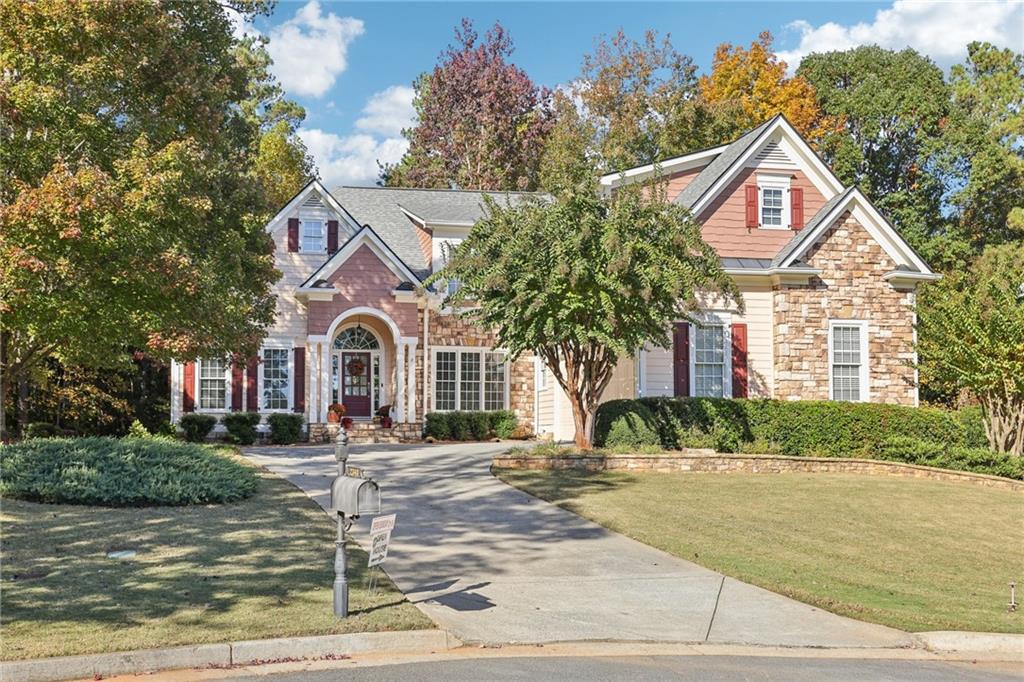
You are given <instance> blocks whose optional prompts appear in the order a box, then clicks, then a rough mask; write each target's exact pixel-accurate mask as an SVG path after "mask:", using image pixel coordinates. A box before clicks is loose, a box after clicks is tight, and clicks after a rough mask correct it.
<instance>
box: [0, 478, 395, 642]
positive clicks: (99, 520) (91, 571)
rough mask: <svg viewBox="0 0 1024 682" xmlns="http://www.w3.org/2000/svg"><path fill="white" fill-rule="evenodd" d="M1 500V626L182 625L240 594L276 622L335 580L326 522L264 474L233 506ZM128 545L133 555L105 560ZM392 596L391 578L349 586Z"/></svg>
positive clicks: (379, 597) (383, 598)
mask: <svg viewBox="0 0 1024 682" xmlns="http://www.w3.org/2000/svg"><path fill="white" fill-rule="evenodd" d="M3 506H4V509H3V512H4V521H3V531H4V532H3V535H4V537H3V549H4V564H3V574H2V575H3V582H4V595H3V622H5V623H11V622H18V621H32V622H36V623H40V622H42V623H46V622H53V623H56V622H67V621H78V622H82V621H87V622H92V623H96V624H108V625H109V624H117V625H120V626H131V625H135V624H139V623H141V622H143V621H152V620H154V619H159V618H166V617H170V616H175V622H176V623H180V624H182V625H188V624H190V622H198V621H199V619H201V618H202V617H203V616H204V614H205V615H208V614H210V613H218V612H226V611H228V610H230V609H232V608H233V607H234V606H235V605H236V604H237V603H238V602H240V601H241V600H247V599H249V600H251V599H255V600H257V603H258V605H259V606H258V608H260V609H263V608H265V609H266V614H267V616H268V617H271V618H272V617H273V613H274V610H275V608H278V607H282V606H286V605H289V604H290V603H292V602H293V600H308V599H309V592H310V591H311V590H315V589H322V590H326V591H328V592H329V590H330V586H331V583H332V581H333V577H334V575H333V567H332V557H333V528H332V527H331V524H330V522H329V521H328V520H327V519H326V518H325V517H324V515H323V514H322V513H321V512H320V511H319V510H318V509H316V508H315V507H312V506H311V505H310V503H309V500H308V499H307V498H306V497H305V496H304V495H303V494H302V493H301V492H300V491H298V490H297V489H295V488H293V487H292V486H291V485H289V484H287V483H285V482H284V481H281V480H278V479H275V478H273V477H271V476H270V475H268V474H265V473H264V474H261V481H260V489H259V491H258V492H257V493H256V495H254V496H253V497H252V498H250V499H248V500H246V501H244V502H240V503H237V504H228V505H211V506H202V507H150V508H120V509H111V508H102V507H84V506H83V507H79V506H71V505H45V504H35V503H29V502H21V501H14V500H4V501H3ZM350 547H351V549H350V552H352V553H351V554H350V563H349V566H350V569H349V579H350V581H351V583H350V584H352V585H355V586H358V585H361V584H362V582H363V578H364V573H365V571H366V569H365V564H366V560H365V555H364V554H363V553H362V551H361V550H358V548H355V547H354V546H350ZM126 549H131V550H135V551H136V552H137V555H136V557H135V558H133V559H122V560H116V559H109V558H107V552H109V551H112V550H126ZM36 576H40V577H36ZM396 594H398V593H397V592H395V591H394V590H393V588H392V587H391V585H390V584H389V583H387V582H382V585H381V589H380V590H379V591H378V592H377V594H376V595H375V596H374V597H373V598H371V599H370V600H366V599H364V598H363V595H362V593H361V592H359V591H355V592H354V594H353V597H354V599H353V607H354V608H353V610H354V612H356V613H358V612H360V611H361V610H362V609H365V610H366V611H371V610H376V609H379V608H381V607H382V606H383V605H387V604H393V603H395V596H396ZM360 602H363V603H360ZM207 624H209V623H208V622H207Z"/></svg>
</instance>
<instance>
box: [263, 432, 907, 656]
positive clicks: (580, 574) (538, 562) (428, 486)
mask: <svg viewBox="0 0 1024 682" xmlns="http://www.w3.org/2000/svg"><path fill="white" fill-rule="evenodd" d="M507 447H508V446H507V445H503V444H496V443H487V444H480V443H475V444H459V445H367V446H354V447H353V448H352V453H351V457H350V459H349V463H350V464H351V465H354V466H358V467H361V468H362V469H363V470H364V471H365V473H366V474H367V475H369V476H371V477H373V478H374V479H375V480H377V481H378V482H379V483H380V486H381V497H382V500H383V504H384V507H385V510H384V511H385V513H396V514H397V515H398V517H397V527H396V529H395V532H394V534H393V535H392V540H391V549H390V552H389V555H388V560H387V563H386V568H387V572H388V574H389V575H390V576H391V577H392V579H394V581H395V583H396V584H397V585H398V587H399V588H400V589H401V590H402V591H403V592H405V594H406V595H407V596H408V597H409V599H410V600H411V601H412V602H414V603H416V604H417V605H418V606H419V607H420V608H421V609H423V611H424V612H425V613H426V614H427V615H428V616H430V617H431V618H432V619H433V620H434V621H435V622H437V623H438V624H439V625H440V626H441V627H444V628H446V629H448V630H450V631H451V632H452V633H453V634H455V635H456V636H457V637H459V638H460V639H462V640H463V641H466V642H483V643H513V642H520V643H541V642H557V641H575V640H620V641H622V640H626V641H652V642H658V641H661V642H704V641H707V642H721V643H742V644H757V645H774V646H805V647H806V646H811V647H904V646H912V645H913V644H914V641H913V639H912V638H911V637H910V636H909V635H907V634H906V633H903V632H900V631H897V630H893V629H891V628H887V627H883V626H879V625H871V624H867V623H861V622H859V621H855V620H851V619H849V618H843V617H840V616H836V615H834V614H831V613H828V612H826V611H822V610H820V609H817V608H814V607H812V606H808V605H806V604H802V603H800V602H796V601H793V600H791V599H788V598H786V597H782V596H780V595H777V594H775V593H773V592H768V591H766V590H763V589H760V588H758V587H754V586H752V585H748V584H746V583H743V582H740V581H738V580H733V579H732V578H726V577H724V576H722V575H721V574H719V573H715V572H714V571H710V570H708V569H705V568H702V567H700V566H697V565H696V564H693V563H690V562H688V561H684V560H682V559H678V558H675V557H673V556H670V555H668V554H666V553H664V552H661V551H659V550H656V549H653V548H651V547H648V546H647V545H644V544H641V543H639V542H636V541H634V540H630V539H629V538H626V537H624V536H622V535H619V534H617V533H613V532H611V531H609V530H606V529H605V528H603V527H601V526H598V525H597V524H594V523H591V522H589V521H586V520H584V519H582V518H580V517H578V516H576V515H575V514H572V513H570V512H567V511H565V510H563V509H560V508H558V507H556V506H554V505H552V504H549V503H547V502H544V501H541V500H538V499H537V498H534V497H531V496H530V495H527V494H526V493H523V492H520V491H518V490H516V489H514V488H511V487H509V486H507V485H505V484H504V483H502V482H501V481H499V480H498V479H496V478H494V477H493V476H491V474H490V469H489V466H490V459H491V456H492V455H494V454H496V453H498V452H501V451H503V450H505V449H507ZM246 455H248V456H249V458H250V459H251V460H252V461H254V462H256V463H257V464H261V465H264V466H266V467H268V468H270V469H271V470H272V471H274V472H275V473H277V474H279V475H281V476H284V477H285V478H287V479H288V480H290V481H292V482H293V483H294V484H296V485H297V486H299V487H300V488H302V489H303V490H305V491H306V492H307V493H308V494H309V495H310V496H311V497H313V499H315V500H316V501H317V502H319V503H320V504H321V506H326V505H327V504H328V501H329V486H330V481H331V478H332V477H333V475H334V473H335V471H336V466H335V462H334V457H333V449H332V448H331V447H329V446H298V447H289V448H271V447H253V448H249V449H247V450H246ZM766 522H770V521H768V520H766ZM368 527H369V519H361V520H360V521H359V523H358V524H357V525H356V526H355V527H354V528H353V534H354V536H355V538H356V539H357V540H359V541H360V542H365V540H366V533H367V529H368Z"/></svg>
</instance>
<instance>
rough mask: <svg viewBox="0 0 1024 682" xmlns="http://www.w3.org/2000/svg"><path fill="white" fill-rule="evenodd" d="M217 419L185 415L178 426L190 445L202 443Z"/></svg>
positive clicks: (207, 415) (206, 415)
mask: <svg viewBox="0 0 1024 682" xmlns="http://www.w3.org/2000/svg"><path fill="white" fill-rule="evenodd" d="M216 423H217V418H216V417H214V416H212V415H209V414H195V413H190V414H186V415H185V416H183V417H182V418H181V421H180V422H179V424H180V425H181V430H182V431H184V432H185V440H187V441H188V442H190V443H202V442H203V441H204V440H206V437H207V436H208V435H210V431H212V430H213V427H214V425H215V424H216Z"/></svg>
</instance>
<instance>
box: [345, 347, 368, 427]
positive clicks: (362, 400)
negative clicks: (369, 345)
mask: <svg viewBox="0 0 1024 682" xmlns="http://www.w3.org/2000/svg"><path fill="white" fill-rule="evenodd" d="M372 371H373V367H372V365H371V364H370V354H369V353H352V352H349V351H345V352H344V353H342V354H341V404H342V405H344V406H345V407H346V408H348V409H347V410H346V412H345V416H346V417H369V416H370V404H371V399H372V397H371V395H370V386H372V381H371V379H372V378H371V377H370V372H372Z"/></svg>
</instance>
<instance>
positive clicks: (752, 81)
mask: <svg viewBox="0 0 1024 682" xmlns="http://www.w3.org/2000/svg"><path fill="white" fill-rule="evenodd" d="M786 68H787V64H786V62H784V61H782V60H781V59H779V57H778V56H777V55H776V54H775V52H774V51H773V50H772V35H771V34H770V33H768V32H767V31H764V32H762V33H761V35H759V36H758V39H757V40H755V41H754V42H752V43H751V44H750V48H749V49H747V48H744V47H743V46H741V45H732V44H730V43H722V44H721V45H719V46H718V49H716V50H715V56H714V59H713V61H712V65H711V73H710V74H709V75H706V76H702V77H701V79H700V94H701V97H702V98H703V99H704V100H705V101H706V102H707V103H708V104H711V105H715V104H718V105H726V104H732V105H733V106H732V107H730V108H728V111H729V112H730V115H731V116H732V117H733V120H732V124H733V126H734V130H733V133H734V134H733V135H731V136H730V137H733V136H735V134H738V133H739V132H742V131H744V130H749V129H750V128H753V127H755V126H757V125H760V124H761V123H764V122H765V121H767V120H768V119H769V118H771V117H772V116H775V115H777V114H783V115H784V116H785V117H786V118H787V119H789V122H790V123H792V124H793V127H795V128H796V129H797V130H798V131H800V133H801V134H802V135H803V136H804V137H806V138H807V139H809V140H811V141H815V140H817V139H819V138H821V137H822V136H823V135H824V134H826V133H827V132H828V131H829V130H831V129H833V128H834V127H835V125H836V124H835V120H834V119H832V118H830V117H828V116H825V115H824V113H823V112H822V110H821V107H820V106H819V105H818V100H817V96H816V93H815V91H814V86H813V85H811V84H810V82H808V81H807V79H806V78H803V77H802V76H792V77H789V76H787V75H786Z"/></svg>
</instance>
